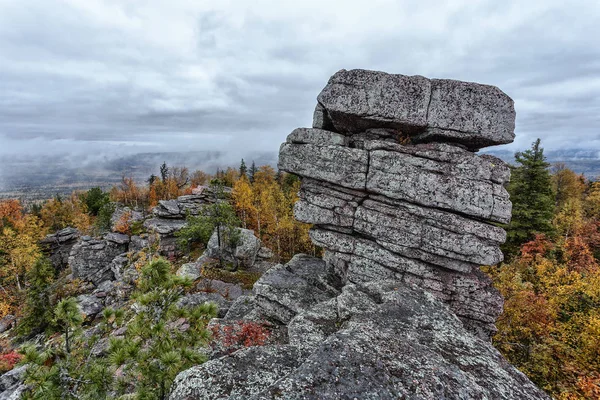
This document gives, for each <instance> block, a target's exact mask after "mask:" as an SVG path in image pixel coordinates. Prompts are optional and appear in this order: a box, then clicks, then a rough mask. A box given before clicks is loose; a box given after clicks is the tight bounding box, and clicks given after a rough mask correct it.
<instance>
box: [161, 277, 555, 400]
mask: <svg viewBox="0 0 600 400" xmlns="http://www.w3.org/2000/svg"><path fill="white" fill-rule="evenodd" d="M288 331H289V333H290V344H289V345H284V346H281V345H267V346H261V347H252V348H249V349H244V350H240V351H237V352H235V353H233V354H232V355H229V356H224V357H222V358H219V359H216V360H213V361H209V362H208V363H206V364H204V365H201V366H198V367H194V368H192V369H190V370H187V371H185V372H183V373H181V374H179V376H178V377H177V379H176V380H175V383H174V385H173V391H172V394H171V397H170V399H171V400H183V399H186V400H191V399H204V398H215V399H253V400H258V399H261V400H262V399H280V398H284V399H332V400H333V399H354V398H357V399H358V398H359V399H390V400H391V399H398V398H411V399H423V400H426V399H437V398H445V399H475V398H480V399H506V400H512V399H522V398H523V399H524V398H527V399H540V400H541V399H544V400H549V397H548V396H547V395H545V394H544V393H543V392H542V391H541V390H539V389H537V388H536V387H535V386H534V385H533V384H532V383H531V382H530V381H529V380H528V379H527V378H526V377H525V376H524V375H523V374H522V373H521V372H519V371H518V370H516V369H515V368H514V367H512V366H511V365H509V364H508V363H507V362H506V361H505V360H504V358H503V357H502V356H501V355H500V354H499V353H498V351H497V350H496V349H494V348H493V347H492V346H491V344H490V343H489V342H487V341H484V340H481V339H478V338H476V337H475V336H473V335H471V334H470V333H469V332H468V331H467V330H465V328H464V327H463V325H462V323H461V322H460V321H459V320H458V319H457V318H456V317H455V316H454V315H453V314H452V312H450V311H449V310H448V308H447V306H446V305H444V304H443V303H441V302H440V301H439V300H438V299H436V298H435V297H433V296H431V295H429V294H427V293H426V292H422V291H421V290H420V288H418V287H417V286H414V285H409V284H403V283H399V282H398V281H376V282H371V283H368V284H365V285H347V286H345V287H344V288H343V291H342V292H341V293H340V294H339V295H338V296H337V297H333V298H330V299H328V300H325V301H323V302H321V303H317V304H310V305H309V306H308V307H307V308H306V309H303V310H301V311H300V312H299V313H298V314H297V315H296V316H295V317H294V319H292V321H291V322H290V323H289V325H288Z"/></svg>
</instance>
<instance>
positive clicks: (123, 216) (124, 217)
mask: <svg viewBox="0 0 600 400" xmlns="http://www.w3.org/2000/svg"><path fill="white" fill-rule="evenodd" d="M143 220H144V213H142V212H140V211H137V210H132V209H131V208H129V207H122V206H118V207H117V208H116V209H115V211H114V212H113V215H112V216H111V217H110V226H111V230H112V231H113V232H116V231H117V226H118V225H119V224H123V223H127V224H128V225H129V226H131V225H133V224H134V223H139V222H141V221H143Z"/></svg>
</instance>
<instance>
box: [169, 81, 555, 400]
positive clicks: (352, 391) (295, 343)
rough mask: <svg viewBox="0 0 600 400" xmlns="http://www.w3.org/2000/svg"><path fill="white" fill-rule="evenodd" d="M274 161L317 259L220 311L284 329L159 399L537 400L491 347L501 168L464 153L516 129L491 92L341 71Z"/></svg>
mask: <svg viewBox="0 0 600 400" xmlns="http://www.w3.org/2000/svg"><path fill="white" fill-rule="evenodd" d="M318 101H319V104H318V105H317V108H316V110H315V113H314V123H313V128H300V129H296V130H295V131H293V132H292V133H291V134H290V135H289V136H288V138H287V141H286V143H284V144H283V145H282V146H281V150H280V158H279V167H280V169H282V170H284V171H287V172H290V173H293V174H296V175H299V176H300V177H301V178H302V185H301V189H300V200H299V201H298V202H297V203H296V207H295V210H294V211H295V216H296V218H297V219H298V220H300V221H302V222H306V223H310V224H313V228H312V230H311V232H310V235H311V239H312V240H313V242H314V243H315V244H317V245H319V246H321V247H323V248H324V249H325V256H324V258H323V259H318V258H314V257H310V256H307V255H297V256H295V257H294V258H293V259H292V260H291V261H290V262H289V263H287V264H286V265H277V266H275V267H273V268H271V269H270V270H269V271H267V272H266V273H265V274H264V275H263V276H262V277H261V279H260V280H259V281H258V282H256V284H255V285H254V288H253V292H252V295H251V296H241V297H239V298H238V299H237V300H236V301H235V302H234V303H233V304H231V305H230V307H229V310H228V312H227V314H226V315H225V318H224V319H223V320H224V321H230V320H233V319H238V320H246V321H248V320H249V321H262V320H266V321H269V322H271V323H274V324H276V325H277V326H279V327H280V330H283V331H284V333H285V334H283V335H280V336H279V338H280V339H279V340H278V341H277V342H276V343H271V344H268V345H264V346H256V347H250V348H247V349H242V350H238V351H236V352H234V353H233V354H230V355H226V356H223V357H220V358H215V359H213V360H211V361H209V362H207V363H206V364H203V365H201V366H197V367H194V368H192V369H190V370H187V371H185V372H183V373H181V374H179V376H178V377H177V379H176V381H175V383H174V385H173V388H172V393H171V397H170V398H171V400H183V399H186V400H190V399H209V398H210V399H229V400H234V399H255V400H259V399H260V400H264V399H404V398H406V399H408V398H410V399H423V400H425V399H507V400H508V399H534V400H535V399H545V400H546V399H549V397H548V396H547V395H546V394H545V393H544V392H543V391H541V390H540V389H538V388H537V387H535V385H534V384H533V383H531V382H530V381H529V380H528V379H527V377H525V376H524V375H523V374H522V373H520V372H519V371H518V370H517V369H515V368H514V367H513V366H511V365H510V364H509V363H508V362H507V361H506V360H505V359H504V358H503V357H502V356H501V355H500V353H499V352H498V351H497V350H496V349H494V347H493V346H492V345H491V342H490V336H491V334H493V333H494V332H495V326H494V322H495V320H496V318H497V316H498V315H499V314H500V312H501V311H502V303H503V300H502V297H501V296H500V294H499V293H498V292H497V291H496V290H495V289H494V288H493V287H492V286H491V281H490V280H489V278H487V277H486V276H485V275H484V274H483V273H482V272H481V271H480V269H479V267H480V266H481V265H493V264H496V263H498V262H500V261H502V257H503V256H502V252H501V251H500V249H499V246H500V245H501V244H502V243H503V242H504V240H505V238H506V236H505V232H504V231H503V230H502V229H500V228H498V227H497V226H496V225H494V223H497V222H500V223H506V222H508V221H509V220H510V217H511V203H510V201H509V198H508V194H507V192H506V190H505V189H504V186H503V185H504V184H505V183H506V182H507V181H508V179H509V175H510V173H509V169H508V167H507V166H506V165H505V164H504V163H503V162H502V161H501V160H499V159H497V158H495V157H491V156H485V155H484V156H478V155H476V154H474V153H473V151H472V150H475V149H479V148H481V147H483V146H488V145H493V144H501V143H509V142H511V141H512V139H513V138H514V133H513V130H514V117H515V114H514V108H513V102H512V100H511V99H510V98H509V97H508V96H506V95H505V94H504V93H502V92H501V91H500V90H499V89H497V88H495V87H491V86H485V85H479V84H474V83H466V82H457V81H450V80H430V79H427V78H423V77H418V76H417V77H407V76H403V75H389V74H385V73H381V72H372V71H363V70H356V71H340V72H338V73H337V74H335V75H334V76H333V77H332V78H331V80H330V81H329V83H328V85H327V86H326V87H325V89H324V90H323V92H322V93H321V94H320V95H319V97H318Z"/></svg>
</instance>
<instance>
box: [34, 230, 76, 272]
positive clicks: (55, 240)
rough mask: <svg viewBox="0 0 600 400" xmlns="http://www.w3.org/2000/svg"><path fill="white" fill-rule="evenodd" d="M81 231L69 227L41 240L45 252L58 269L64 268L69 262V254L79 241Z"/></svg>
mask: <svg viewBox="0 0 600 400" xmlns="http://www.w3.org/2000/svg"><path fill="white" fill-rule="evenodd" d="M79 236H80V233H79V231H78V230H77V229H75V228H71V227H67V228H65V229H62V230H60V231H58V232H56V233H54V234H52V235H47V236H46V237H45V238H44V239H42V240H41V241H40V245H41V248H42V250H43V251H44V253H45V254H46V255H47V256H48V258H49V259H50V262H52V265H53V266H54V268H56V269H57V270H63V269H65V268H66V267H67V265H68V264H69V254H70V253H71V249H72V248H73V246H74V245H75V243H77V240H78V239H79Z"/></svg>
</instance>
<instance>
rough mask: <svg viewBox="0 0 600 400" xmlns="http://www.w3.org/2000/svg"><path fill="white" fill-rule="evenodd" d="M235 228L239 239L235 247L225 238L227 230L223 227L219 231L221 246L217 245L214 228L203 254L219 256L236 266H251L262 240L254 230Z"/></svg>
mask: <svg viewBox="0 0 600 400" xmlns="http://www.w3.org/2000/svg"><path fill="white" fill-rule="evenodd" d="M236 230H237V234H239V240H238V243H237V245H236V246H235V248H232V247H231V246H230V245H229V240H227V235H228V232H227V230H226V229H223V228H222V229H221V232H220V235H221V246H220V247H219V235H218V233H217V230H216V229H215V231H214V232H213V234H212V235H211V237H210V239H209V241H208V244H207V245H206V251H205V252H204V255H203V256H205V257H210V258H215V259H216V258H219V256H221V258H222V259H223V260H224V261H227V262H231V263H233V264H235V266H236V267H237V266H241V267H244V268H250V267H252V265H254V262H255V261H256V257H257V255H258V252H259V251H260V249H261V247H262V242H261V241H260V239H259V238H257V237H256V236H254V231H252V230H250V229H242V228H236Z"/></svg>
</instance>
